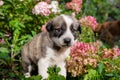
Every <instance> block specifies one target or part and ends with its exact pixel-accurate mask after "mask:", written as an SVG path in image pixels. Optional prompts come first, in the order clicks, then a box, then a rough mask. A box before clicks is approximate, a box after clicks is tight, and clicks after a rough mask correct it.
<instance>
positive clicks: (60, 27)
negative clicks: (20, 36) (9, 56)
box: [21, 14, 81, 79]
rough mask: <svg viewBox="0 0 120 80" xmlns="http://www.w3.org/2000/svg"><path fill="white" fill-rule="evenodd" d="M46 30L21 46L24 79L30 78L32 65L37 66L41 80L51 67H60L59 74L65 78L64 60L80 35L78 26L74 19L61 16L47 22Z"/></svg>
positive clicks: (46, 75)
mask: <svg viewBox="0 0 120 80" xmlns="http://www.w3.org/2000/svg"><path fill="white" fill-rule="evenodd" d="M46 30H47V31H44V32H42V33H39V34H38V35H36V36H35V37H34V38H33V39H32V40H31V41H29V42H28V43H27V44H25V45H24V46H23V49H22V53H21V54H22V55H21V56H22V66H23V69H24V72H25V74H24V75H25V77H30V73H31V71H32V69H33V66H32V65H33V64H36V65H37V66H38V74H39V75H41V76H42V77H43V79H45V78H47V77H48V73H47V68H48V67H50V66H52V65H56V66H58V67H60V68H61V71H60V72H59V74H60V75H63V76H64V77H66V62H65V59H66V58H67V57H68V56H69V53H70V46H72V45H73V44H74V43H75V42H76V41H77V37H78V34H79V32H80V33H81V27H80V24H79V22H78V21H77V20H76V19H75V18H73V17H71V16H68V15H64V14H62V15H60V16H57V17H56V18H54V19H52V20H51V21H49V22H48V24H47V25H46Z"/></svg>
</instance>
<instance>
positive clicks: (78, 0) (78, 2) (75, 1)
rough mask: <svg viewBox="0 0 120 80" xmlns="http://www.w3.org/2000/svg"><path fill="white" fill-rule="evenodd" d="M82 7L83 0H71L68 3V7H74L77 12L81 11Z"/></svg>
mask: <svg viewBox="0 0 120 80" xmlns="http://www.w3.org/2000/svg"><path fill="white" fill-rule="evenodd" d="M81 7H82V0H72V1H71V2H68V3H66V8H67V9H72V10H73V11H75V12H76V13H79V12H80V10H81Z"/></svg>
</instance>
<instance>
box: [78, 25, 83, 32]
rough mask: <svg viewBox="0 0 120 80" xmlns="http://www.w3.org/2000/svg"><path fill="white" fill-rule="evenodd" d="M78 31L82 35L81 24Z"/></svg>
mask: <svg viewBox="0 0 120 80" xmlns="http://www.w3.org/2000/svg"><path fill="white" fill-rule="evenodd" d="M78 31H79V33H80V34H81V33H82V29H81V26H80V24H79V26H78Z"/></svg>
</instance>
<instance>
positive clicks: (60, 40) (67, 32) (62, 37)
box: [52, 14, 76, 46]
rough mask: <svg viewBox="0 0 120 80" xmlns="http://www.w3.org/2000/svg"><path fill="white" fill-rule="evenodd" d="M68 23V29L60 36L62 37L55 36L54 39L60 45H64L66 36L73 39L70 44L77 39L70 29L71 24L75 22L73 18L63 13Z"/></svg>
mask: <svg viewBox="0 0 120 80" xmlns="http://www.w3.org/2000/svg"><path fill="white" fill-rule="evenodd" d="M61 16H62V17H63V19H64V21H65V23H66V26H67V30H66V32H65V33H64V34H63V35H62V36H61V37H60V38H56V37H53V38H52V40H53V41H54V42H55V43H56V44H57V45H59V46H63V45H64V44H65V43H64V39H65V38H70V39H71V43H70V45H73V44H74V43H75V42H76V41H75V40H74V36H73V34H72V32H71V30H70V26H71V24H72V23H73V20H72V19H71V18H69V16H66V15H63V14H62V15H61Z"/></svg>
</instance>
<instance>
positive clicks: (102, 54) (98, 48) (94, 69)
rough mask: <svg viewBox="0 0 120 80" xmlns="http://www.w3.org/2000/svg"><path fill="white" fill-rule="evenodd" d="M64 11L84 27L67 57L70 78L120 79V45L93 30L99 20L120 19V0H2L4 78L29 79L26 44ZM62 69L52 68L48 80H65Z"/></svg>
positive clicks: (37, 79)
mask: <svg viewBox="0 0 120 80" xmlns="http://www.w3.org/2000/svg"><path fill="white" fill-rule="evenodd" d="M60 14H68V15H72V16H74V17H76V18H77V19H78V20H79V21H80V23H81V27H82V33H81V34H80V35H79V39H78V42H77V43H75V44H74V45H73V46H72V47H71V53H70V56H69V57H68V58H67V59H66V63H67V65H66V68H67V78H66V80H120V48H119V46H118V47H112V48H111V47H110V46H109V45H108V44H105V43H103V44H102V45H101V42H100V41H99V40H97V39H96V38H95V36H94V33H93V31H92V29H94V28H96V27H97V25H98V24H99V23H102V22H105V21H110V20H120V0H0V80H26V78H25V77H24V75H23V69H22V66H21V48H22V46H23V45H24V44H25V43H26V42H28V41H29V40H30V39H32V37H33V36H35V35H36V34H38V33H40V32H41V31H45V25H46V23H47V22H48V21H49V20H50V19H52V18H54V17H55V16H57V15H60ZM59 71H60V68H59V67H50V68H48V73H49V77H48V79H47V80H65V78H64V77H63V76H61V75H59V74H58V73H59ZM41 79H42V76H38V75H33V76H31V77H30V78H27V80H41Z"/></svg>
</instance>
